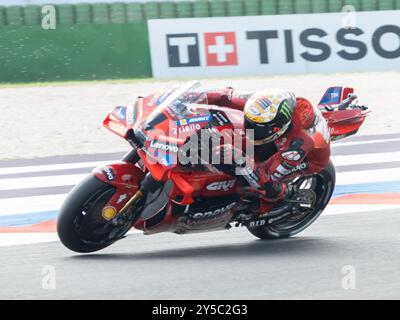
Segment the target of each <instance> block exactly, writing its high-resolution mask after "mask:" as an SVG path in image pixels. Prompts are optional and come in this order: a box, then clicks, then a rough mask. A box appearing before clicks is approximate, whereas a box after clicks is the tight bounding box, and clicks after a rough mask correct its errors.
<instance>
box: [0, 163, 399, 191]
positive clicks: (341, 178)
mask: <svg viewBox="0 0 400 320" xmlns="http://www.w3.org/2000/svg"><path fill="white" fill-rule="evenodd" d="M86 176H87V174H74V175H61V176H44V177H30V178H16V179H1V180H0V181H1V183H0V190H18V189H25V188H40V187H56V186H66V185H76V184H77V183H79V182H80V181H81V180H83V179H84V178H85V177H86ZM394 180H400V168H389V169H378V170H364V171H349V172H342V173H338V174H337V184H338V185H339V184H341V185H344V184H355V183H368V182H381V181H394Z"/></svg>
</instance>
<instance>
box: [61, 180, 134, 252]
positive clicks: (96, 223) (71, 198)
mask: <svg viewBox="0 0 400 320" xmlns="http://www.w3.org/2000/svg"><path fill="white" fill-rule="evenodd" d="M114 192H115V188H114V187H113V186H111V185H109V184H107V183H105V182H102V181H100V180H99V179H97V178H96V177H95V176H92V175H90V176H88V177H87V178H86V179H85V180H83V181H82V182H81V183H80V184H78V185H77V186H76V187H75V188H74V189H73V190H72V191H71V192H70V193H69V195H68V197H67V199H66V200H65V201H64V204H63V206H62V207H61V210H60V212H59V216H58V220H57V233H58V236H59V238H60V240H61V242H62V243H63V244H64V245H65V246H66V247H67V248H68V249H70V250H73V251H76V252H82V253H83V252H93V251H97V250H101V249H103V248H105V247H108V246H109V245H111V244H112V243H114V242H115V241H117V240H119V239H121V238H122V237H123V235H124V234H125V233H126V232H128V231H129V229H130V226H126V227H125V228H121V227H116V226H114V225H112V224H111V223H110V222H109V221H107V220H105V219H104V218H103V217H102V210H103V208H104V206H105V204H106V203H107V202H108V201H109V200H110V199H111V197H112V196H113V194H114Z"/></svg>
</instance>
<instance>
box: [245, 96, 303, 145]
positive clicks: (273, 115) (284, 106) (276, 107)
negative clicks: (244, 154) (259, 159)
mask: <svg viewBox="0 0 400 320" xmlns="http://www.w3.org/2000/svg"><path fill="white" fill-rule="evenodd" d="M295 107H296V97H295V95H294V94H293V93H292V92H290V91H287V90H281V89H268V90H263V91H258V92H255V93H254V94H253V95H252V96H251V97H250V99H249V100H248V101H247V103H246V105H245V107H244V128H245V129H253V130H254V131H253V133H254V140H253V139H251V140H252V142H253V143H254V144H255V145H262V144H266V143H269V142H272V141H275V140H276V139H278V138H279V137H280V136H282V135H283V134H284V133H285V132H286V131H287V130H288V128H289V126H290V123H291V120H292V115H293V110H294V108H295ZM247 133H248V131H247Z"/></svg>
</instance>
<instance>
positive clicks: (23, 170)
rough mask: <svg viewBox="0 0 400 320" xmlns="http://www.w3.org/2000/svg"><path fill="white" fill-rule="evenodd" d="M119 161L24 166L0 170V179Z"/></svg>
mask: <svg viewBox="0 0 400 320" xmlns="http://www.w3.org/2000/svg"><path fill="white" fill-rule="evenodd" d="M118 161H120V160H109V161H91V162H75V163H61V164H49V165H39V166H26V167H7V168H0V179H1V175H4V174H14V173H29V172H40V171H56V170H65V169H79V168H86V167H93V168H95V167H98V166H104V165H107V164H110V163H115V162H118Z"/></svg>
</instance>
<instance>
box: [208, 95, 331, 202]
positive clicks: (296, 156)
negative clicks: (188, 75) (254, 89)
mask: <svg viewBox="0 0 400 320" xmlns="http://www.w3.org/2000/svg"><path fill="white" fill-rule="evenodd" d="M251 95H252V93H238V92H235V91H234V89H232V88H226V89H222V90H218V91H212V92H207V98H208V104H210V105H218V106H224V107H229V108H233V109H238V110H243V108H244V106H245V104H246V102H247V100H248V99H249V98H250V97H251ZM329 141H330V136H329V129H328V126H327V123H326V121H325V119H324V118H323V116H322V114H321V112H320V111H319V110H318V109H315V108H313V106H312V105H311V103H310V102H309V101H308V100H306V99H304V98H297V104H296V107H295V109H294V111H293V116H292V121H291V125H290V127H289V129H288V130H287V131H286V132H285V133H284V134H283V135H282V136H281V137H279V138H278V139H277V140H275V141H274V142H272V144H273V145H275V147H276V148H275V150H274V153H273V154H272V155H271V154H268V153H271V149H273V148H271V144H269V145H264V146H255V159H254V173H255V175H256V179H257V180H258V181H254V175H253V177H252V178H251V179H248V182H249V184H250V185H253V186H262V187H263V188H264V190H265V197H266V198H267V199H268V201H270V202H276V201H277V200H279V199H282V198H283V197H284V196H285V189H286V184H285V183H284V182H285V181H287V180H290V179H293V178H294V177H296V176H300V175H304V174H313V173H317V172H319V171H321V170H322V169H323V168H324V167H326V166H327V165H328V162H329V159H330V153H331V152H330V142H329ZM273 145H272V147H273Z"/></svg>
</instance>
